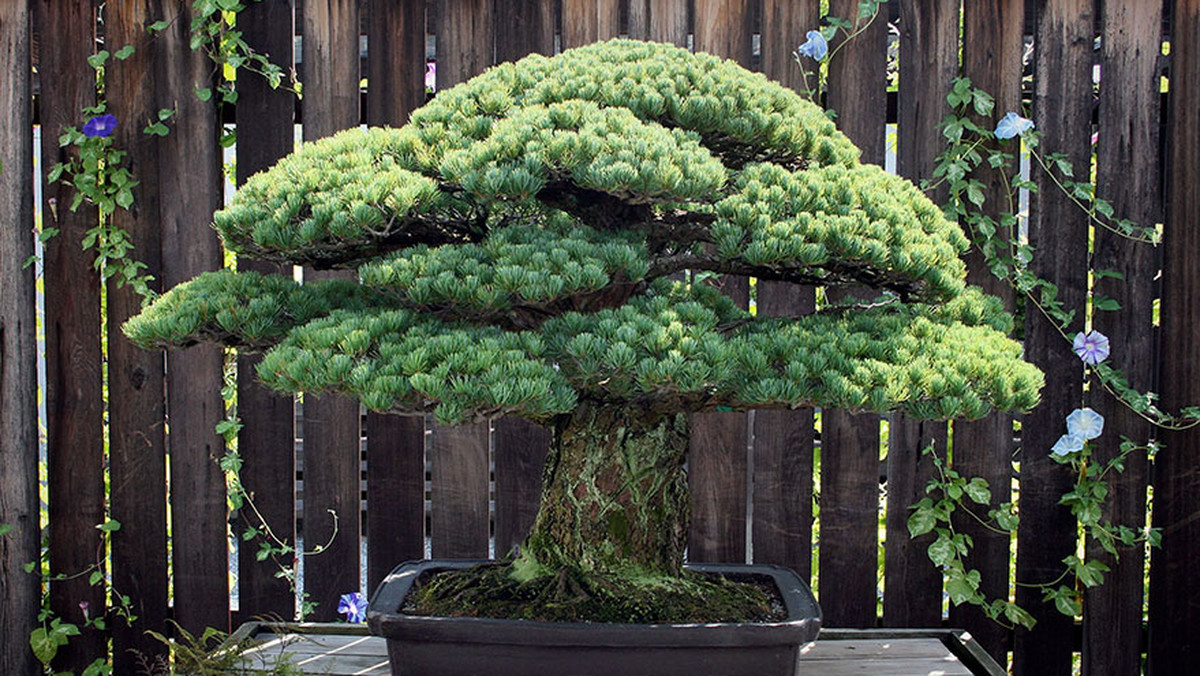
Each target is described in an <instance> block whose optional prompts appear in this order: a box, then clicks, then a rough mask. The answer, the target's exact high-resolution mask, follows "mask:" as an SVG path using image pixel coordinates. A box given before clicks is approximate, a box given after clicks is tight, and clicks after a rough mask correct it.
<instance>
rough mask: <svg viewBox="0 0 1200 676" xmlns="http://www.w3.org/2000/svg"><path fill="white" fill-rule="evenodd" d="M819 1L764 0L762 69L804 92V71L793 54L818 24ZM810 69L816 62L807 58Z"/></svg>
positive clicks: (772, 77)
mask: <svg viewBox="0 0 1200 676" xmlns="http://www.w3.org/2000/svg"><path fill="white" fill-rule="evenodd" d="M819 19H820V2H819V1H817V0H806V1H805V2H795V1H794V0H763V19H762V46H761V51H762V69H763V72H764V73H766V74H767V77H769V78H771V79H772V80H775V81H776V82H779V83H780V84H783V85H786V86H788V87H791V88H792V89H794V90H796V91H797V92H801V93H803V92H804V73H803V72H802V71H801V70H800V66H799V65H797V64H796V61H795V60H794V59H793V58H792V52H793V51H794V50H795V49H796V46H797V45H799V44H800V43H801V42H803V37H804V34H805V33H807V32H808V31H810V30H816V29H817V27H818V26H819V23H818V21H819ZM808 63H809V66H810V68H809V69H810V70H812V64H813V63H814V62H812V61H810V62H808Z"/></svg>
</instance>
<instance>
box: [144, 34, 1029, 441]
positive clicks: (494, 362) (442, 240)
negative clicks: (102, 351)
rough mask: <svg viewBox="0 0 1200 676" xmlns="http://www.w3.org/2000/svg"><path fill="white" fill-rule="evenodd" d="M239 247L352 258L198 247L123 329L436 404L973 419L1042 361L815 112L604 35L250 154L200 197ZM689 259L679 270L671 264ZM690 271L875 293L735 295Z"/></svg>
mask: <svg viewBox="0 0 1200 676" xmlns="http://www.w3.org/2000/svg"><path fill="white" fill-rule="evenodd" d="M214 225H215V227H216V228H217V230H218V232H219V233H220V234H221V237H222V238H223V240H224V242H225V245H226V246H227V247H228V248H230V249H231V250H233V251H234V252H236V253H238V254H239V255H245V256H250V257H257V258H263V259H267V260H272V261H279V262H287V263H293V264H298V265H300V264H302V265H309V266H313V267H317V268H333V267H340V268H351V269H356V270H357V271H358V275H359V278H360V280H361V283H354V282H347V281H319V282H313V283H306V284H299V283H297V282H295V281H293V280H292V279H291V278H290V277H281V276H270V275H259V274H256V273H248V272H233V271H230V270H221V271H217V272H211V273H205V274H203V275H200V276H199V277H197V278H196V279H194V280H192V281H190V282H186V283H184V284H181V285H179V286H177V287H175V288H174V289H172V290H170V291H168V292H167V293H165V294H164V295H163V296H162V297H160V298H159V299H157V300H156V301H155V302H154V303H153V304H152V305H150V306H149V307H148V308H147V309H146V310H145V311H144V312H143V313H142V314H141V315H139V316H137V317H135V318H134V319H132V320H130V321H129V322H128V323H127V324H126V326H125V330H126V333H127V334H128V335H129V336H130V337H131V338H132V339H133V340H134V341H135V342H137V343H139V344H141V345H144V346H147V347H170V346H186V345H189V344H192V343H195V342H198V341H215V342H220V343H224V344H227V345H234V346H238V347H242V348H245V349H256V350H266V351H267V353H266V355H265V357H264V359H263V361H262V363H261V365H260V367H259V375H260V377H261V378H262V379H263V380H264V382H266V383H267V384H268V385H271V386H273V387H275V388H278V389H281V390H284V391H291V392H339V393H344V394H349V395H352V396H356V397H358V398H360V399H361V400H362V401H363V403H364V404H365V405H366V406H367V407H368V408H371V409H374V410H380V411H391V412H399V413H423V412H432V413H434V414H435V415H436V416H437V417H438V419H439V420H441V421H442V422H445V423H457V422H463V421H468V420H473V419H478V418H481V417H487V416H493V415H499V414H516V415H521V416H526V417H529V418H532V419H546V418H549V417H552V416H554V415H557V414H563V413H568V412H570V411H572V410H573V409H574V408H575V407H576V406H577V405H578V403H579V402H580V401H581V400H588V401H595V402H599V403H612V404H635V405H640V406H645V407H649V408H652V409H656V408H657V409H661V410H663V411H667V410H707V409H714V408H718V407H729V408H765V407H802V406H814V405H817V406H836V407H839V408H846V409H852V410H873V411H879V412H882V411H888V410H893V409H903V410H904V411H906V412H907V413H909V414H910V415H913V416H916V417H920V418H953V417H969V418H975V417H979V416H982V415H984V414H985V413H987V412H988V411H989V410H992V409H1005V410H1011V409H1028V408H1030V407H1032V406H1033V405H1035V404H1036V402H1037V396H1038V392H1039V390H1040V388H1041V386H1042V375H1041V373H1040V372H1039V371H1038V370H1037V369H1036V368H1035V367H1033V366H1031V365H1029V364H1027V363H1025V362H1024V361H1022V360H1021V349H1020V346H1019V345H1018V344H1017V343H1016V342H1014V341H1013V340H1011V339H1009V338H1008V337H1007V336H1006V333H1007V332H1008V331H1009V330H1010V328H1011V318H1010V317H1009V316H1008V315H1007V314H1006V313H1005V312H1004V309H1003V307H1002V306H1001V304H1000V303H999V301H997V300H996V299H994V298H990V297H988V296H985V295H984V294H982V293H981V292H979V291H978V290H977V289H972V288H968V287H967V286H966V285H965V282H964V278H965V268H964V265H963V263H962V261H961V260H960V258H959V255H960V254H961V252H963V251H964V250H965V248H966V246H967V240H966V239H965V237H964V236H963V234H962V232H961V230H960V229H959V228H958V227H957V225H955V224H953V223H951V222H949V221H947V220H946V219H945V218H944V217H943V215H942V213H941V211H940V209H938V207H937V206H936V205H934V204H933V203H932V202H930V201H929V200H928V199H927V198H926V197H925V196H924V195H923V194H922V193H921V192H920V191H919V190H918V189H917V188H916V187H915V186H913V185H912V184H911V183H909V182H907V181H905V180H904V179H901V178H899V177H896V176H893V175H889V174H887V173H885V172H884V171H883V170H882V169H880V168H879V167H877V166H873V165H865V164H861V163H859V161H858V151H857V149H855V148H854V146H853V145H852V144H851V143H850V142H849V141H848V140H847V139H846V138H845V136H843V135H842V134H840V133H839V132H838V131H837V130H836V129H835V127H834V125H833V123H832V122H831V121H830V120H829V119H828V118H827V117H826V116H825V115H824V113H823V111H822V110H820V109H819V108H818V107H816V106H814V105H812V104H811V103H809V102H807V101H805V100H803V99H802V98H800V97H799V96H797V95H796V94H795V93H794V92H792V91H790V90H788V89H785V88H784V87H782V86H780V85H778V84H776V83H774V82H771V81H770V80H768V79H766V78H765V77H764V76H762V75H761V74H756V73H751V72H749V71H746V70H744V69H743V68H741V67H740V66H738V65H736V64H735V63H733V62H731V61H723V60H720V59H718V58H716V57H713V56H710V55H706V54H691V53H688V52H687V51H685V50H682V49H679V48H675V47H671V46H668V45H659V44H650V43H641V42H633V41H621V40H617V41H611V42H606V43H600V44H595V45H590V46H587V47H582V48H579V49H574V50H570V51H567V52H564V53H562V54H560V55H558V56H555V57H552V58H547V57H543V56H538V55H534V56H529V57H527V58H525V59H522V60H520V61H517V62H515V63H510V64H504V65H500V66H497V67H495V68H492V69H490V70H488V71H486V72H485V73H483V74H481V75H479V76H478V77H475V78H473V79H471V80H469V81H467V82H465V83H463V84H461V85H459V86H457V87H453V88H451V89H448V90H446V91H443V92H440V93H438V94H437V96H436V97H435V98H434V99H433V100H432V101H431V102H430V103H429V104H427V105H426V106H425V107H423V108H421V109H419V110H417V111H415V112H414V113H413V115H412V118H411V120H410V122H409V123H408V124H407V125H405V126H404V127H401V128H399V129H391V128H379V129H367V130H359V129H354V130H348V131H345V132H341V133H339V134H337V135H335V136H332V137H330V138H327V139H324V140H321V141H317V142H314V143H309V144H306V145H304V146H303V147H302V148H300V149H299V150H298V151H296V152H295V153H293V154H292V155H290V156H288V157H286V158H284V159H283V160H281V161H280V162H279V163H278V164H277V165H276V166H275V167H273V168H271V169H269V170H267V171H265V172H263V173H261V174H258V175H256V176H254V177H252V178H251V179H250V180H249V181H247V182H246V184H245V185H244V186H243V187H242V188H241V189H240V190H239V191H238V193H237V195H236V196H235V198H234V201H233V203H232V204H231V205H230V206H229V207H227V208H226V209H224V210H222V211H219V212H217V214H216V215H215V216H214ZM682 271H690V273H691V274H692V275H694V276H695V277H696V279H697V280H698V281H697V282H695V283H691V284H688V283H683V282H679V281H671V279H670V278H673V277H675V278H677V277H678V273H680V272H682ZM709 273H726V274H740V275H750V276H752V277H755V278H757V279H761V280H779V281H787V282H793V283H800V284H812V285H818V286H825V287H831V286H837V285H843V284H855V285H865V286H868V287H872V288H874V289H877V290H878V291H879V292H880V298H879V299H878V300H877V301H876V302H873V303H869V304H864V305H860V306H845V307H840V306H836V305H827V306H825V307H823V308H822V309H821V310H820V311H818V312H817V313H815V314H813V315H810V316H807V317H802V318H767V317H760V316H757V315H756V314H754V313H753V312H749V311H746V310H742V309H740V308H738V307H736V306H735V305H734V304H733V303H732V302H731V301H729V300H728V299H726V298H725V297H724V296H722V295H721V294H720V293H719V292H718V291H717V290H715V289H713V288H712V287H711V286H709V285H707V284H705V283H703V282H702V281H699V280H702V279H703V277H704V276H705V275H707V274H709Z"/></svg>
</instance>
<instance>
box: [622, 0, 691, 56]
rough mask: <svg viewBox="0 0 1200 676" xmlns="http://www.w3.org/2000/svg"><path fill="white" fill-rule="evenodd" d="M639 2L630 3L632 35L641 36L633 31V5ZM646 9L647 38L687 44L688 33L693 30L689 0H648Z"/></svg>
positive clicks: (682, 44)
mask: <svg viewBox="0 0 1200 676" xmlns="http://www.w3.org/2000/svg"><path fill="white" fill-rule="evenodd" d="M637 3H638V0H632V2H631V5H630V7H631V9H630V26H629V33H630V35H629V36H630V37H640V36H638V35H634V33H633V28H634V24H633V10H632V5H634V4H637ZM646 11H647V12H648V13H649V22H648V25H647V27H646V31H647V32H646V35H645V37H646V39H649V40H654V41H655V42H670V43H671V44H673V45H676V46H678V47H686V46H687V39H688V33H690V32H691V26H689V25H688V2H687V0H648V2H647V3H646Z"/></svg>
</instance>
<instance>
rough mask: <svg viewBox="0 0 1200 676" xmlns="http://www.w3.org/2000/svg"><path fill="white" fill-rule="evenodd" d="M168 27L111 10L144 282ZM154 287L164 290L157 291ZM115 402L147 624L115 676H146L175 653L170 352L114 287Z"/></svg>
mask: <svg viewBox="0 0 1200 676" xmlns="http://www.w3.org/2000/svg"><path fill="white" fill-rule="evenodd" d="M161 19H163V13H162V6H161V3H160V2H144V1H138V0H119V1H117V2H109V3H107V4H106V5H105V29H106V31H107V41H108V44H110V45H122V46H124V45H133V47H134V50H135V51H134V52H133V54H132V56H130V57H129V58H128V59H126V60H125V61H122V62H120V63H114V64H111V67H110V68H108V71H107V73H106V77H105V79H106V95H107V98H108V102H109V110H110V111H111V112H112V113H113V114H114V115H116V117H117V120H118V125H117V129H116V131H115V132H114V134H113V138H114V139H115V140H114V143H115V145H116V146H117V147H118V148H121V149H123V150H125V151H126V152H128V153H129V154H128V156H127V158H126V159H127V162H128V166H129V169H130V171H131V172H132V173H133V175H134V177H136V179H137V180H138V181H139V183H138V185H137V186H136V187H135V188H134V191H133V194H134V202H133V205H132V206H131V207H130V208H129V209H128V210H120V209H118V210H117V212H116V213H115V214H114V215H113V217H112V219H113V224H114V225H115V226H117V227H120V228H123V229H124V230H125V231H126V232H128V233H129V236H130V239H131V241H132V242H133V245H134V247H133V250H132V251H130V252H129V256H130V257H131V258H133V259H134V260H137V261H140V262H141V263H144V264H145V265H146V268H145V270H144V272H145V273H146V274H150V275H153V276H154V277H155V278H156V279H161V278H162V233H161V229H160V228H159V221H158V219H159V198H160V186H159V172H158V165H159V158H158V152H159V149H160V148H161V145H160V144H159V143H158V137H154V136H148V135H146V134H144V133H142V129H143V128H144V127H145V126H146V124H147V123H148V122H149V120H151V119H157V112H158V108H157V102H156V100H155V98H156V97H155V94H154V91H155V85H156V81H155V78H154V64H155V57H154V52H155V48H154V45H153V41H154V38H153V37H152V36H151V34H150V32H149V31H148V30H147V27H148V26H149V25H150V24H152V23H154V22H155V21H159V20H161ZM154 286H156V287H157V286H158V283H157V282H156V283H155V284H154ZM107 293H108V296H107V297H108V322H107V330H108V398H109V404H108V406H109V409H108V417H109V444H110V446H109V472H110V474H111V479H110V482H111V487H110V494H109V500H110V505H111V507H110V513H111V515H112V518H114V519H116V520H117V521H119V522H120V523H121V529H120V530H118V531H116V532H115V533H113V536H112V566H113V571H112V583H113V587H114V588H115V589H116V590H117V593H119V594H123V595H126V596H128V597H129V598H130V600H131V601H132V603H133V608H132V612H133V614H134V615H136V616H137V618H138V619H137V622H135V623H133V625H132V626H126V625H125V623H124V622H123V621H121V620H117V621H115V622H114V623H113V645H112V654H113V672H114V673H119V674H121V673H137V670H138V664H139V662H138V659H139V658H138V653H141V654H142V655H145V656H146V658H147V659H154V657H155V656H156V655H161V654H163V652H164V650H165V647H164V646H163V645H162V644H161V643H159V642H158V641H156V640H154V639H153V638H151V637H150V636H148V635H147V634H146V633H145V632H146V631H147V630H154V631H157V632H160V633H162V632H165V631H166V618H167V499H166V498H167V496H166V486H167V478H166V458H165V452H166V451H165V449H166V438H165V434H164V432H165V430H164V413H165V406H164V403H165V402H164V400H163V388H164V384H165V383H164V373H163V355H162V353H161V352H152V351H148V350H143V349H141V348H139V347H136V346H134V345H133V344H132V343H130V342H129V340H128V339H127V338H126V337H125V334H123V333H122V332H121V324H122V323H123V322H124V321H125V320H126V319H128V318H130V317H131V316H133V315H135V314H137V313H138V312H139V311H140V310H141V305H142V298H141V297H140V296H138V295H137V294H136V293H135V292H134V291H133V289H132V288H131V287H130V286H129V285H125V286H118V285H117V284H116V282H115V280H109V283H108V289H107Z"/></svg>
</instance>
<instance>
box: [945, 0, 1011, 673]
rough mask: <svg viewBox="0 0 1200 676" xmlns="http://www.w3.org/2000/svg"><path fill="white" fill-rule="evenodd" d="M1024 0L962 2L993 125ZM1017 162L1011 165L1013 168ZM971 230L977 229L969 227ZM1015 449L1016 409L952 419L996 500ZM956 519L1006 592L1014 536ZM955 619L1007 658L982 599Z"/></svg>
mask: <svg viewBox="0 0 1200 676" xmlns="http://www.w3.org/2000/svg"><path fill="white" fill-rule="evenodd" d="M1024 5H1025V2H1024V0H988V1H987V2H978V3H968V4H967V5H965V6H964V8H963V14H964V18H963V68H962V74H963V75H964V76H965V77H968V78H970V79H971V81H972V83H973V84H974V85H975V86H976V87H978V88H980V89H982V90H984V91H986V92H988V93H989V94H991V95H992V97H993V98H994V99H995V102H996V107H995V110H994V114H993V116H992V118H989V119H983V118H977V120H976V121H977V122H978V123H979V124H980V125H982V126H984V127H989V126H991V124H992V119H993V118H998V117H999V116H1001V115H1003V114H1004V113H1006V112H1008V111H1010V110H1011V111H1018V112H1020V111H1021V60H1022V52H1023V51H1024V48H1025V42H1024V32H1023V30H1022V26H1023V23H1024V20H1023V17H1024V11H1025V9H1024ZM1014 168H1015V167H1009V168H1006V169H1005V170H1006V171H1008V172H1011V171H1012V170H1013V169H1014ZM975 178H977V179H978V180H980V181H982V182H983V183H984V186H985V188H984V189H985V193H984V195H985V198H986V201H985V202H984V210H985V211H984V213H986V214H987V216H988V217H990V218H992V219H995V220H997V221H999V219H1000V217H1001V213H1002V212H1004V211H1006V210H1007V209H1009V208H1010V207H1009V202H1008V196H1007V194H1006V186H1005V183H1004V180H1003V178H1002V177H1001V176H1000V175H998V174H997V173H996V172H995V170H992V169H990V168H984V169H982V170H981V171H980V172H978V174H977V175H976V176H975ZM968 235H969V236H972V235H971V233H968ZM1013 236H1015V232H1014V233H1013ZM972 239H974V237H973V236H972ZM966 260H967V282H968V283H969V284H973V285H975V286H978V287H980V288H982V289H983V290H984V291H986V292H987V293H989V294H992V295H993V296H997V297H999V298H1001V299H1003V300H1004V303H1005V307H1007V308H1008V309H1009V310H1010V311H1011V310H1012V309H1013V306H1014V303H1013V292H1012V287H1010V286H1009V285H1008V283H1007V282H1005V281H1002V280H1000V279H998V278H996V277H995V276H994V275H992V273H991V271H990V270H989V269H988V266H987V264H986V262H985V261H984V260H983V256H982V254H980V253H979V250H978V249H977V248H974V247H973V248H972V249H971V251H969V252H968V253H967V255H966ZM1015 450H1016V449H1015V445H1014V439H1013V418H1012V416H1011V415H1007V414H1003V413H993V414H990V415H988V416H987V417H985V418H983V419H982V420H977V421H973V422H967V421H965V420H959V421H955V423H954V457H953V465H954V469H955V470H956V471H958V472H959V473H960V474H962V475H963V476H967V477H976V476H977V477H981V478H983V479H984V480H986V481H987V482H988V486H989V487H990V488H991V492H992V503H991V505H992V506H994V505H996V504H999V503H1002V502H1008V501H1009V500H1010V499H1011V496H1012V459H1013V453H1014V452H1015ZM987 509H988V507H980V511H981V512H982V511H986V510H987ZM955 527H956V528H957V529H958V530H959V531H960V532H962V533H966V534H967V535H969V536H970V537H971V539H972V540H973V541H974V543H975V546H974V548H973V549H972V550H971V554H970V555H969V556H968V557H967V558H966V565H967V567H968V568H969V569H974V570H978V571H979V574H980V583H979V588H980V591H981V592H983V594H985V595H986V596H987V597H988V598H1007V597H1008V583H1009V575H1008V552H1009V545H1010V540H1011V537H1010V536H1009V535H1007V534H1001V533H997V532H995V531H994V530H992V529H990V528H987V527H984V526H983V525H981V524H980V523H978V522H977V521H976V520H975V519H973V518H969V517H963V518H961V519H958V520H956V522H955ZM950 623H951V624H952V625H953V626H955V627H963V628H964V629H966V630H967V631H969V632H971V635H972V636H974V637H975V640H977V641H978V642H979V644H980V645H981V646H983V647H984V649H986V650H987V651H988V654H990V655H991V656H992V659H994V660H996V661H997V663H999V664H1007V662H1008V647H1009V646H1008V643H1009V640H1008V636H1009V635H1008V632H1007V631H1006V630H1005V629H1004V627H1002V626H1000V625H999V624H998V623H996V622H994V621H993V620H991V619H989V618H988V617H987V616H986V615H984V613H983V612H982V611H981V610H980V609H979V608H978V607H977V606H974V605H968V604H964V605H961V606H952V607H951V608H950Z"/></svg>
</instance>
